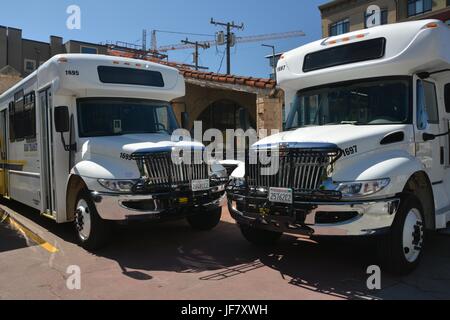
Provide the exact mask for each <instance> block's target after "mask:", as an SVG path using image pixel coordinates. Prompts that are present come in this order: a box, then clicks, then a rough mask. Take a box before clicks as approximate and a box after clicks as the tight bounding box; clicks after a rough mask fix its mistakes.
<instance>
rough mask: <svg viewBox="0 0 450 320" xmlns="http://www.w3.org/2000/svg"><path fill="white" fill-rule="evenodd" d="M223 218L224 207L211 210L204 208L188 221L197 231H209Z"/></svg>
mask: <svg viewBox="0 0 450 320" xmlns="http://www.w3.org/2000/svg"><path fill="white" fill-rule="evenodd" d="M221 218H222V207H217V208H214V209H210V210H205V209H203V210H202V211H201V212H200V213H197V214H195V215H193V216H189V217H188V218H187V221H188V223H189V225H190V226H191V227H192V229H194V230H197V231H209V230H212V229H214V228H215V227H217V225H218V224H219V223H220V219H221Z"/></svg>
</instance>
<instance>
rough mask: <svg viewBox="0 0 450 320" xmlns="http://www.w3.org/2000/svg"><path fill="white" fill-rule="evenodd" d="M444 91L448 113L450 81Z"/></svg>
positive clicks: (449, 110)
mask: <svg viewBox="0 0 450 320" xmlns="http://www.w3.org/2000/svg"><path fill="white" fill-rule="evenodd" d="M449 1H450V0H449ZM444 91H445V93H444V94H445V110H446V111H447V112H448V113H450V83H448V84H446V85H445V87H444Z"/></svg>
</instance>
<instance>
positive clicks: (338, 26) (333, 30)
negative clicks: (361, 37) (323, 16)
mask: <svg viewBox="0 0 450 320" xmlns="http://www.w3.org/2000/svg"><path fill="white" fill-rule="evenodd" d="M349 31H350V20H349V19H345V20H341V21H338V22H335V23H333V24H332V25H330V36H337V35H340V34H344V33H347V32H349Z"/></svg>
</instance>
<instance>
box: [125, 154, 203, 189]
mask: <svg viewBox="0 0 450 320" xmlns="http://www.w3.org/2000/svg"><path fill="white" fill-rule="evenodd" d="M202 157H203V153H202V152H193V153H192V156H191V163H190V164H188V163H175V162H173V161H172V156H171V153H170V152H164V153H152V154H146V155H137V156H134V158H135V160H136V161H137V164H138V167H139V169H140V171H141V175H142V177H143V178H145V180H146V181H147V184H148V185H149V186H156V187H167V188H174V187H180V186H189V187H190V186H191V183H192V181H194V180H206V179H208V178H209V167H208V165H207V164H206V163H205V162H204V161H203V158H202Z"/></svg>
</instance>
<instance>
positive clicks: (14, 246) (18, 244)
mask: <svg viewBox="0 0 450 320" xmlns="http://www.w3.org/2000/svg"><path fill="white" fill-rule="evenodd" d="M26 247H28V243H27V240H26V239H25V238H24V237H23V236H21V235H20V234H19V232H18V231H16V230H13V229H12V228H11V227H10V226H9V224H8V223H7V222H6V221H5V222H3V223H2V222H0V253H3V252H7V251H13V250H18V249H23V248H26Z"/></svg>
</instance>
